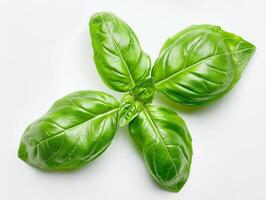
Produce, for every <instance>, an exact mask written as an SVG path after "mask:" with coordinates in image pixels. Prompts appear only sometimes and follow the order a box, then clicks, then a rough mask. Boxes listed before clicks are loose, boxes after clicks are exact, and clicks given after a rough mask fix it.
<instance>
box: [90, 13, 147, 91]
mask: <svg viewBox="0 0 266 200" xmlns="http://www.w3.org/2000/svg"><path fill="white" fill-rule="evenodd" d="M90 33H91V40H92V46H93V50H94V61H95V64H96V67H97V70H98V72H99V74H100V75H101V77H102V79H103V81H104V82H105V83H106V84H107V85H108V86H109V87H110V88H112V89H114V90H117V91H121V92H126V91H129V90H130V89H131V88H133V87H134V86H135V85H137V84H140V83H141V82H143V81H144V80H145V79H146V78H147V77H148V76H149V75H150V65H151V62H150V58H149V56H148V55H147V54H145V53H144V52H143V51H142V49H141V47H140V44H139V41H138V39H137V37H136V35H135V33H134V32H133V31H132V30H131V28H130V27H129V26H128V25H127V24H126V23H125V22H124V21H122V20H121V19H119V18H118V17H116V16H115V15H114V14H112V13H107V12H100V13H97V14H95V15H93V16H92V17H91V20H90Z"/></svg>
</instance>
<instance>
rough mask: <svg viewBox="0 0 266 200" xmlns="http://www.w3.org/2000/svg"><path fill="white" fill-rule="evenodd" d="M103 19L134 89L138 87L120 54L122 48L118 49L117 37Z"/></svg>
mask: <svg viewBox="0 0 266 200" xmlns="http://www.w3.org/2000/svg"><path fill="white" fill-rule="evenodd" d="M101 17H102V19H103V21H104V23H105V24H106V27H107V29H108V31H109V32H110V34H111V37H112V41H113V43H114V45H115V48H116V49H117V52H118V54H119V56H120V57H121V60H122V62H123V64H124V66H125V68H126V70H127V73H128V76H129V78H130V81H131V83H132V85H133V87H134V86H135V85H136V84H135V81H134V79H133V77H132V76H131V73H130V70H129V68H128V66H127V63H126V61H125V59H124V57H123V56H122V54H121V52H120V48H119V47H118V45H117V43H116V40H115V37H114V35H113V32H112V31H111V29H110V28H109V25H108V23H107V22H106V21H105V19H104V17H103V16H101Z"/></svg>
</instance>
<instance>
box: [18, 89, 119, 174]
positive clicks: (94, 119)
mask: <svg viewBox="0 0 266 200" xmlns="http://www.w3.org/2000/svg"><path fill="white" fill-rule="evenodd" d="M118 107H119V103H118V102H117V100H116V99H115V98H114V97H112V96H111V95H108V94H106V93H103V92H97V91H79V92H75V93H72V94H70V95H68V96H65V97H64V98H62V99H59V100H58V101H56V102H55V103H54V105H53V106H52V107H51V108H50V109H49V110H48V112H47V113H46V114H44V115H43V116H42V117H41V118H39V119H37V120H36V121H34V122H33V123H32V124H30V125H29V126H28V128H27V129H26V131H25V133H24V135H23V137H22V139H21V143H20V147H19V151H18V156H19V157H20V158H21V159H22V160H24V161H26V162H27V163H29V164H31V165H33V166H35V167H38V168H42V169H47V170H67V169H75V168H78V167H80V166H82V165H84V164H86V163H88V162H90V161H91V160H93V159H95V158H96V157H97V156H99V155H100V154H101V153H103V151H104V150H105V149H106V148H107V147H108V146H109V144H110V143H111V141H112V139H113V137H114V134H115V131H116V127H117V110H118Z"/></svg>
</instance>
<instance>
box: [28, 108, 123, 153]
mask: <svg viewBox="0 0 266 200" xmlns="http://www.w3.org/2000/svg"><path fill="white" fill-rule="evenodd" d="M118 109H119V108H115V109H112V110H110V111H108V112H106V113H102V114H99V115H97V116H96V117H93V118H91V119H89V120H87V121H85V122H82V123H80V124H77V125H75V126H73V127H70V128H69V129H65V130H63V131H60V132H59V133H57V134H55V135H53V136H51V137H49V138H46V139H45V140H42V141H40V142H38V143H37V144H35V145H34V146H33V147H31V148H30V149H28V150H27V151H25V152H24V154H25V153H27V152H29V151H30V150H31V149H33V148H36V147H37V146H39V145H41V144H42V143H43V142H46V141H49V140H50V139H53V138H55V137H58V136H60V135H63V134H65V133H66V131H70V130H72V129H75V128H77V127H80V126H82V125H83V124H86V123H88V122H92V121H94V120H96V119H99V118H101V117H103V116H105V115H109V114H111V113H113V112H115V111H117V110H118Z"/></svg>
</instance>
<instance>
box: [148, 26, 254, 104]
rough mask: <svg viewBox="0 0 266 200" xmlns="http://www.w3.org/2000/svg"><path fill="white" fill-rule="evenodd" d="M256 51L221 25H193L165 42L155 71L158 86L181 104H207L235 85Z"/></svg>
mask: <svg viewBox="0 0 266 200" xmlns="http://www.w3.org/2000/svg"><path fill="white" fill-rule="evenodd" d="M254 51H255V46H254V45H252V44H251V43H249V42H247V41H245V40H244V39H242V38H241V37H238V36H236V35H234V34H232V33H228V32H225V31H223V30H222V29H221V28H220V27H218V26H213V25H197V26H191V27H189V28H187V29H185V30H183V31H181V32H179V33H177V34H176V35H174V36H173V37H171V38H169V39H168V40H167V41H166V42H165V44H164V46H163V48H162V49H161V51H160V54H159V57H158V59H157V60H156V62H155V64H154V67H153V69H152V77H153V78H154V80H155V87H156V88H157V89H158V90H159V91H161V92H162V93H163V94H164V95H166V96H167V97H169V98H170V99H172V100H173V101H175V102H178V103H180V104H184V105H201V104H205V103H207V102H210V101H212V100H214V99H217V98H219V97H221V96H223V95H224V94H225V93H226V92H228V91H229V90H230V89H231V88H232V87H233V86H234V84H235V83H236V82H237V80H239V78H240V76H241V73H242V71H243V69H244V67H245V66H246V64H247V63H248V61H249V59H250V58H251V56H252V55H253V53H254Z"/></svg>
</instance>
